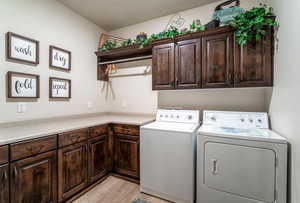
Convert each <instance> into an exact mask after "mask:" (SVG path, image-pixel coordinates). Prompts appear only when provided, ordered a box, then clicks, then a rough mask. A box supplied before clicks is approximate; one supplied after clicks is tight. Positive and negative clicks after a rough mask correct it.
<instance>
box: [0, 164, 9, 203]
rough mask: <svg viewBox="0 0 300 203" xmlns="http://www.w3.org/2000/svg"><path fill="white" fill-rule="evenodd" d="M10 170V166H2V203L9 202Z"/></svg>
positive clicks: (0, 183)
mask: <svg viewBox="0 0 300 203" xmlns="http://www.w3.org/2000/svg"><path fill="white" fill-rule="evenodd" d="M8 173H9V168H8V164H6V165H3V166H0V179H1V181H0V202H1V203H2V202H3V203H5V202H9V174H8Z"/></svg>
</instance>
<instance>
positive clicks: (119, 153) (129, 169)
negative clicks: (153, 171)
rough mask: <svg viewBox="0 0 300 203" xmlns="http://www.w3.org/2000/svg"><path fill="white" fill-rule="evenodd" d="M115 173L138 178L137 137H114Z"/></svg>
mask: <svg viewBox="0 0 300 203" xmlns="http://www.w3.org/2000/svg"><path fill="white" fill-rule="evenodd" d="M114 166H115V167H114V170H115V171H116V172H117V173H120V174H124V175H129V176H132V177H136V178H139V175H140V174H139V173H140V171H139V137H138V136H132V135H118V134H117V135H115V163H114Z"/></svg>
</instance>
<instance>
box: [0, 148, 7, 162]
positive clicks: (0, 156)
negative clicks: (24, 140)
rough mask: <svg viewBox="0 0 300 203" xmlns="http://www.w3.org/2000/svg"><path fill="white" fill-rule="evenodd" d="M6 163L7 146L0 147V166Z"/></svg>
mask: <svg viewBox="0 0 300 203" xmlns="http://www.w3.org/2000/svg"><path fill="white" fill-rule="evenodd" d="M7 162H8V145H6V146H2V147H0V165H1V164H6V163H7Z"/></svg>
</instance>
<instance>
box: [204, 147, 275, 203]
mask: <svg viewBox="0 0 300 203" xmlns="http://www.w3.org/2000/svg"><path fill="white" fill-rule="evenodd" d="M275 160H276V155H275V153H274V151H272V150H269V149H262V148H254V147H246V146H238V145H232V144H222V143H214V142H207V143H206V144H205V160H204V164H205V170H204V184H205V185H206V186H207V187H209V188H211V189H214V190H218V191H222V192H226V193H230V194H231V195H237V196H241V197H245V198H249V199H253V200H258V201H262V202H274V201H275V177H276V176H275V175H276V174H275V172H276V171H275V167H276V166H275Z"/></svg>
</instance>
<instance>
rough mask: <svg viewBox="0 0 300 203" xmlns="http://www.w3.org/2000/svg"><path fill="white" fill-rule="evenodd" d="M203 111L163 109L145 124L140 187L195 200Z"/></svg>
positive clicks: (189, 202)
mask: <svg viewBox="0 0 300 203" xmlns="http://www.w3.org/2000/svg"><path fill="white" fill-rule="evenodd" d="M199 120H200V116H199V111H190V110H163V109H159V110H158V111H157V115H156V121H155V122H152V123H150V124H147V125H144V126H142V127H141V133H140V134H141V136H140V166H141V167H140V175H141V181H140V190H141V192H144V193H148V194H151V195H154V196H158V197H160V198H162V199H166V200H169V201H172V202H176V203H194V201H195V196H196V195H195V185H196V181H195V180H196V178H195V168H196V137H197V136H196V130H197V129H198V127H199Z"/></svg>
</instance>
